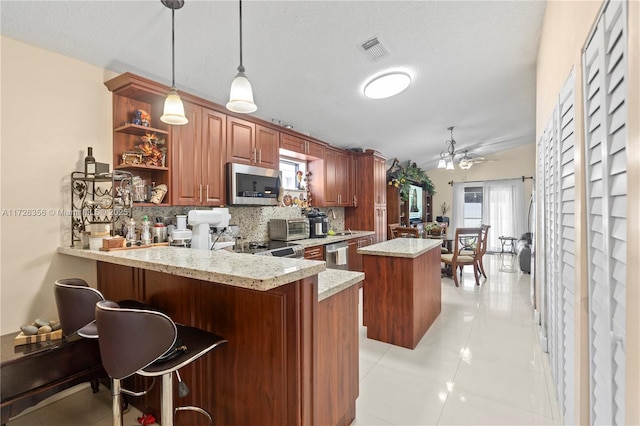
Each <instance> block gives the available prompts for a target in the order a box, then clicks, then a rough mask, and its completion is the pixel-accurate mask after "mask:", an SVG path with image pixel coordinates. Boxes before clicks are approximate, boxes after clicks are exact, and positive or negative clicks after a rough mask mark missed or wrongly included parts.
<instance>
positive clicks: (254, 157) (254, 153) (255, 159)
mask: <svg viewBox="0 0 640 426" xmlns="http://www.w3.org/2000/svg"><path fill="white" fill-rule="evenodd" d="M252 154H253V162H254V163H255V162H256V161H257V156H256V150H255V148H254V149H253V152H252Z"/></svg>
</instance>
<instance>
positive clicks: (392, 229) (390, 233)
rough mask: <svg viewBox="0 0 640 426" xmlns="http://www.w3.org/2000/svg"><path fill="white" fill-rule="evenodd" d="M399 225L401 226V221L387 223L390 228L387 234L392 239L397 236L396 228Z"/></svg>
mask: <svg viewBox="0 0 640 426" xmlns="http://www.w3.org/2000/svg"><path fill="white" fill-rule="evenodd" d="M399 227H400V224H399V223H390V224H389V225H387V228H388V232H387V234H388V235H387V236H388V238H389V239H390V240H393V239H394V238H395V237H396V236H395V230H396V228H399Z"/></svg>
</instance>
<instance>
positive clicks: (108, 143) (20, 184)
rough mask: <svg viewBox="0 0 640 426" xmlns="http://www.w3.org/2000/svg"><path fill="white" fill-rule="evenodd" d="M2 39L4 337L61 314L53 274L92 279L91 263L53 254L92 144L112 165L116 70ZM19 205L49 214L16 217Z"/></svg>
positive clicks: (65, 239) (0, 285)
mask: <svg viewBox="0 0 640 426" xmlns="http://www.w3.org/2000/svg"><path fill="white" fill-rule="evenodd" d="M0 43H1V52H2V57H1V92H0V94H1V99H2V104H1V120H0V122H1V123H2V128H1V132H0V142H1V145H0V147H1V149H0V162H1V163H0V164H1V166H2V167H1V172H0V187H1V192H0V210H1V211H2V217H1V222H0V223H1V225H0V240H1V244H0V259H1V262H0V265H1V272H0V279H1V281H0V300H1V302H0V307H1V316H0V318H1V319H0V332H1V333H2V334H6V333H10V332H13V331H18V330H19V326H20V324H23V323H27V322H31V321H33V320H34V319H35V318H37V317H45V318H49V319H54V318H57V312H56V307H55V301H54V298H53V282H54V281H55V280H56V279H58V278H64V277H81V278H84V279H86V280H87V281H88V282H89V283H91V284H95V275H96V273H95V263H94V262H90V261H83V260H79V259H74V258H69V257H67V256H62V255H58V254H56V249H57V247H58V246H60V245H69V244H70V240H69V230H70V219H69V218H68V217H61V216H59V215H58V214H57V210H58V209H69V208H70V206H69V204H70V195H69V187H70V185H69V182H70V174H71V172H72V171H74V170H82V167H83V165H82V164H83V163H82V162H83V158H84V156H85V155H86V150H87V147H88V146H92V147H93V155H94V157H96V160H97V161H100V162H108V163H110V162H111V161H110V160H111V155H112V148H111V147H112V133H111V128H112V127H111V116H112V107H111V93H110V92H109V91H108V90H107V88H106V87H105V86H104V84H103V82H104V81H106V80H108V79H110V78H112V77H114V76H115V74H114V73H111V72H109V71H105V70H104V69H102V68H98V67H94V66H92V65H88V64H86V63H82V62H79V61H77V60H75V59H70V58H68V57H65V56H61V55H58V54H54V53H51V52H49V51H46V50H42V49H39V48H34V47H32V46H29V45H26V44H24V43H20V42H17V41H15V40H12V39H8V38H5V37H2V38H1V39H0ZM14 209H44V211H45V212H46V214H45V216H40V217H25V216H15V215H14V212H13V210H14ZM51 209H54V210H56V212H55V213H54V214H52V213H51V212H50V210H51ZM61 229H62V230H63V232H61Z"/></svg>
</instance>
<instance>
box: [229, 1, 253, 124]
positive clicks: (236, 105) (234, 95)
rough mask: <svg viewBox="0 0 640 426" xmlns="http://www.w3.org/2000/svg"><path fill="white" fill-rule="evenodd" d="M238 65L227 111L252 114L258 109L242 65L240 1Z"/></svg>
mask: <svg viewBox="0 0 640 426" xmlns="http://www.w3.org/2000/svg"><path fill="white" fill-rule="evenodd" d="M239 3H240V65H238V74H236V77H235V78H234V79H233V82H232V83H231V90H230V92H229V102H227V109H228V110H229V111H233V112H239V113H242V114H246V113H249V112H254V111H256V110H257V109H258V107H257V106H256V104H255V103H254V102H253V89H252V88H251V83H250V82H249V79H248V78H247V76H246V75H245V74H244V66H243V65H242V0H240V2H239Z"/></svg>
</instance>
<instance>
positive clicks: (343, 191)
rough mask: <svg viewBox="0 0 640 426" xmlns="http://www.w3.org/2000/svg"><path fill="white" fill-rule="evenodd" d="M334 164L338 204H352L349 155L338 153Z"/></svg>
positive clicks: (345, 205)
mask: <svg viewBox="0 0 640 426" xmlns="http://www.w3.org/2000/svg"><path fill="white" fill-rule="evenodd" d="M337 160H338V161H337V166H336V184H337V188H338V191H337V192H338V206H341V207H348V206H353V178H352V173H351V156H350V155H349V154H346V153H342V152H340V153H338V157H337Z"/></svg>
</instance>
